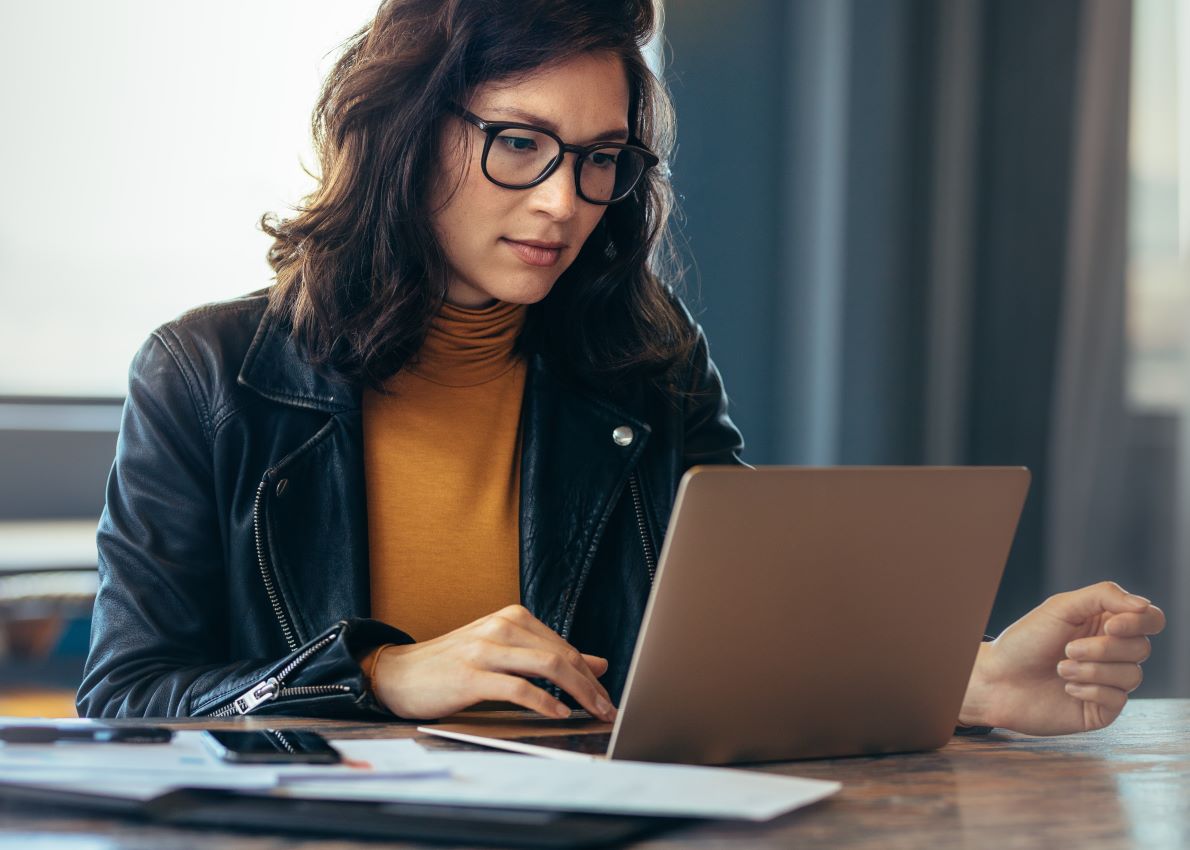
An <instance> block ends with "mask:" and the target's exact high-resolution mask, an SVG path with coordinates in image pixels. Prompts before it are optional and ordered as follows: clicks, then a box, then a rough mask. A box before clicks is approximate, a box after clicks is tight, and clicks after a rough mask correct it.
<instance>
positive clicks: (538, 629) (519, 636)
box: [483, 605, 611, 705]
mask: <svg viewBox="0 0 1190 850" xmlns="http://www.w3.org/2000/svg"><path fill="white" fill-rule="evenodd" d="M483 631H484V633H485V636H486V637H488V638H489V639H491V640H495V641H496V642H498V643H507V644H509V645H510V646H520V647H524V648H526V649H543V650H547V651H552V652H556V653H558V654H561V655H563V656H564V657H565V658H567V659H568V660H569V661H570V663H571V664H572V665H573V666H574V667H575V668H576V669H578V670H579V671H580V672H581V673H582V674H583V675H585V676H587V678H589V679H590V681H591V685H592V687H594V688H595V689H596V690H597V691H598V692H599V694H600V696H602V697H603V698H604V699H606V700H607V702H608V704H609V705H610V704H611V697H610V696H609V695H608V693H607V689H606V688H604V687H603V685H602V684H601V683H600V682H599V680H598V678H597V676H601V675H603V673H605V672H607V661H606V659H602V658H599V657H598V656H595V655H590V656H585V657H584V656H583V654H582V653H580V652H579V651H578V650H577V649H575V648H574V647H573V646H571V645H570V644H568V643H567V642H566V641H564V640H562V638H561V636H560V635H558V633H557V632H555V631H554V630H553V629H551V628H550V627H549V626H547V625H546V624H545V623H543V622H541V620H538V619H537V618H536V617H534V616H533V615H532V614H531V613H530V612H529V610H528V609H527V608H525V607H524V606H522V605H510V606H508V607H507V608H502V609H501V610H499V611H497V612H496V613H495V614H494V615H493V616H492V617H490V618H488V620H487V621H486V622H485V623H484V624H483ZM586 658H590V659H592V660H593V661H596V663H598V662H599V661H602V662H603V669H602V670H600V671H599V672H598V673H596V672H595V671H594V670H593V669H592V667H591V664H590V663H586Z"/></svg>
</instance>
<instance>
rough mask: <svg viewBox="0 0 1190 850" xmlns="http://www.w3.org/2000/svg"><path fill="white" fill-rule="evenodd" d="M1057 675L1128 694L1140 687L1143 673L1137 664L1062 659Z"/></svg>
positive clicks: (1074, 681) (1078, 682) (1071, 680)
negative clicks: (1116, 689)
mask: <svg viewBox="0 0 1190 850" xmlns="http://www.w3.org/2000/svg"><path fill="white" fill-rule="evenodd" d="M1058 675H1059V676H1061V677H1062V678H1063V679H1066V680H1067V681H1068V682H1073V683H1075V684H1077V685H1107V686H1108V687H1111V688H1118V689H1119V690H1121V691H1123V692H1124V693H1126V694H1130V693H1132V692H1133V691H1135V690H1136V689H1137V688H1138V687H1140V683H1141V682H1142V681H1144V677H1145V674H1144V673H1143V672H1141V669H1140V665H1139V664H1126V663H1120V664H1106V663H1099V662H1096V661H1069V660H1067V661H1062V662H1060V663H1059V664H1058Z"/></svg>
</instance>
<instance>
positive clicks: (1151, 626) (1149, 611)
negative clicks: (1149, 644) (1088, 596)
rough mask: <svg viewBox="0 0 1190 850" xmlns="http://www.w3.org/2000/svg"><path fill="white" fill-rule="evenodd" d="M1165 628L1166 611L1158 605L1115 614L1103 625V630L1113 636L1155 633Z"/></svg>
mask: <svg viewBox="0 0 1190 850" xmlns="http://www.w3.org/2000/svg"><path fill="white" fill-rule="evenodd" d="M1164 628H1165V612H1164V611H1162V610H1161V609H1160V608H1158V607H1157V606H1156V605H1150V606H1149V607H1148V608H1146V609H1145V610H1144V611H1139V612H1137V613H1125V614H1113V615H1112V617H1111V619H1109V620H1108V621H1107V622H1106V623H1105V624H1104V626H1103V630H1104V631H1105V632H1107V634H1109V635H1112V636H1113V637H1134V636H1137V635H1155V634H1158V633H1159V632H1161V630H1162V629H1164Z"/></svg>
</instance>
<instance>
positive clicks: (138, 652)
mask: <svg viewBox="0 0 1190 850" xmlns="http://www.w3.org/2000/svg"><path fill="white" fill-rule="evenodd" d="M186 365H187V364H185V363H184V362H183V361H182V360H181V359H180V358H179V357H178V356H177V355H176V354H175V352H174V351H173V350H171V348H170V347H169V346H168V345H167V344H166V343H165V341H164V340H163V338H162V334H161V332H158V333H156V334H154V335H153V336H152V337H150V339H149V341H148V342H146V343H145V345H144V346H143V347H142V348H141V350H140V351H139V352H138V354H137V356H136V358H135V359H134V360H133V363H132V367H131V369H130V372H129V387H128V396H127V400H126V401H125V404H124V412H123V418H122V422H121V425H120V435H119V438H118V441H117V444H116V459H115V463H114V465H113V467H112V470H111V474H110V476H109V478H108V484H107V502H106V505H105V507H104V511H103V515H102V517H101V519H100V523H99V532H98V537H97V543H98V555H99V590H98V593H97V595H96V600H95V609H94V614H93V618H92V625H91V647H90V652H89V654H88V656H87V663H86V667H85V670H84V673H83V681H82V683H81V685H80V686H79V691H78V696H77V707H78V712H79V715H80V716H82V717H173V716H196V715H225V714H244V713H249V712H252V713H284V714H301V715H317V716H328V717H331V716H334V717H373V718H375V717H378V716H389V717H391V715H389V714H388V713H387V712H386V711H384V710H383V709H382V708H381V707H380V706H379V704H378V703H377V702H376V701H375V699H374V698H373V697H372V695H371V694H370V692H369V691H368V690H367V688H366V687H365V683H364V679H363V672H362V670H361V669H360V666H359V664H358V663H357V662H356V660H355V659H356V658H357V657H360V656H361V655H362V654H363V653H364V652H365V651H366V650H367V648H369V647H371V646H374V645H376V644H379V643H409V642H411V639H410V638H409V637H408V636H407V635H405V634H404V633H403V632H400V631H399V630H397V629H394V628H392V627H390V626H386V625H384V624H383V623H379V622H377V621H374V620H365V619H353V620H344V621H341V622H339V623H337V624H335V625H334V626H332V627H331V628H329V629H327V630H326V631H325V632H324V633H323V634H321V635H319V636H317V637H315V638H314V639H313V640H311V641H310V642H309V643H307V644H306V645H305V646H301V647H299V648H298V649H297V650H295V651H293V652H291V653H288V654H287V655H285V656H284V657H278V658H235V657H233V653H232V652H231V650H230V648H229V647H230V642H229V634H230V631H231V630H230V629H229V624H228V622H227V614H226V604H225V601H224V600H225V597H226V594H227V593H228V592H229V591H228V579H227V575H226V567H225V563H224V556H223V552H224V547H223V542H222V532H221V524H220V521H219V514H218V509H217V506H216V494H215V487H214V481H213V472H212V454H211V449H210V445H211V444H210V422H209V421H208V419H207V408H206V400H205V399H203V398H202V397H201V396H200V394H199V393H198V390H197V381H196V380H195V377H194V375H193V373H192V371H191V370H189V369H187V368H185V366H186Z"/></svg>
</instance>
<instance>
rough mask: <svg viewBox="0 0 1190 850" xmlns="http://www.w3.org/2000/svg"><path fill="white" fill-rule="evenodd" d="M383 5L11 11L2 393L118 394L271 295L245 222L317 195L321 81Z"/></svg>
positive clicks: (1, 228)
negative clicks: (162, 338)
mask: <svg viewBox="0 0 1190 850" xmlns="http://www.w3.org/2000/svg"><path fill="white" fill-rule="evenodd" d="M378 5H379V0H335V2H326V0H252V2H249V3H243V2H232V0H214V1H213V2H208V3H202V4H197V5H196V4H182V3H162V2H153V1H152V0H108V2H103V3H95V2H90V0H63V2H60V3H17V4H10V6H9V7H6V9H5V11H4V15H3V21H4V24H3V26H0V78H3V79H4V80H5V83H4V96H3V100H2V101H0V104H2V106H3V114H4V127H5V131H4V132H3V133H0V161H2V162H4V163H5V170H4V176H5V203H4V204H0V397H3V396H91V397H120V396H123V394H124V392H125V389H126V375H127V370H128V363H129V361H130V360H131V358H132V355H133V354H134V353H135V351H136V349H137V348H138V347H139V346H140V344H141V343H142V342H143V341H144V339H145V338H146V337H147V335H148V334H149V332H150V331H152V329H153V328H155V327H156V326H157V325H159V324H160V323H162V322H164V321H167V320H169V319H171V318H173V317H174V316H176V315H178V314H179V313H181V312H183V311H184V310H186V309H187V308H189V307H193V306H195V305H198V304H202V303H205V302H208V301H214V300H218V299H223V298H229V297H233V296H236V295H240V294H243V293H246V292H251V291H253V290H256V289H260V288H262V287H264V286H267V285H269V284H270V283H271V279H272V270H271V269H270V268H269V267H268V264H267V263H266V261H265V252H266V251H267V250H268V247H269V239H268V237H267V236H265V235H264V234H263V233H262V232H261V231H260V229H259V227H258V226H257V222H258V221H259V219H260V216H261V214H262V213H264V212H267V211H276V212H280V213H282V214H286V213H287V212H288V211H290V210H291V209H292V207H293V205H294V204H296V203H297V202H299V201H300V199H301V198H302V197H303V196H304V195H305V194H307V193H308V192H309V191H310V190H311V189H312V188H313V186H314V183H313V180H312V179H311V178H310V177H309V176H308V175H307V174H306V173H305V172H304V171H303V166H305V167H306V168H309V169H310V170H314V171H316V170H317V162H316V161H315V159H314V154H313V151H312V148H311V144H310V113H311V111H312V109H313V106H314V103H315V100H316V99H317V97H318V92H319V88H320V85H321V82H322V79H323V77H324V76H325V74H326V72H327V71H328V70H329V69H330V66H331V65H332V64H333V62H334V60H335V59H336V58H337V57H338V55H339V47H340V45H341V44H342V42H343V41H344V40H345V39H346V38H348V37H349V36H350V35H351V34H352V33H354V32H355V31H356V30H358V29H359V28H360V27H361V26H363V25H364V24H365V23H367V22H368V21H369V20H370V19H371V17H372V16H373V15H374V14H375V11H376V8H377V6H378ZM647 52H648V54H649V57H650V59H651V61H653V62H654V64H656V63H657V62H658V61H659V60H660V44H659V42H658V41H656V40H655V41H654V42H653V43H652V44H651V45H650V46H649V48H648V51H647Z"/></svg>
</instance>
